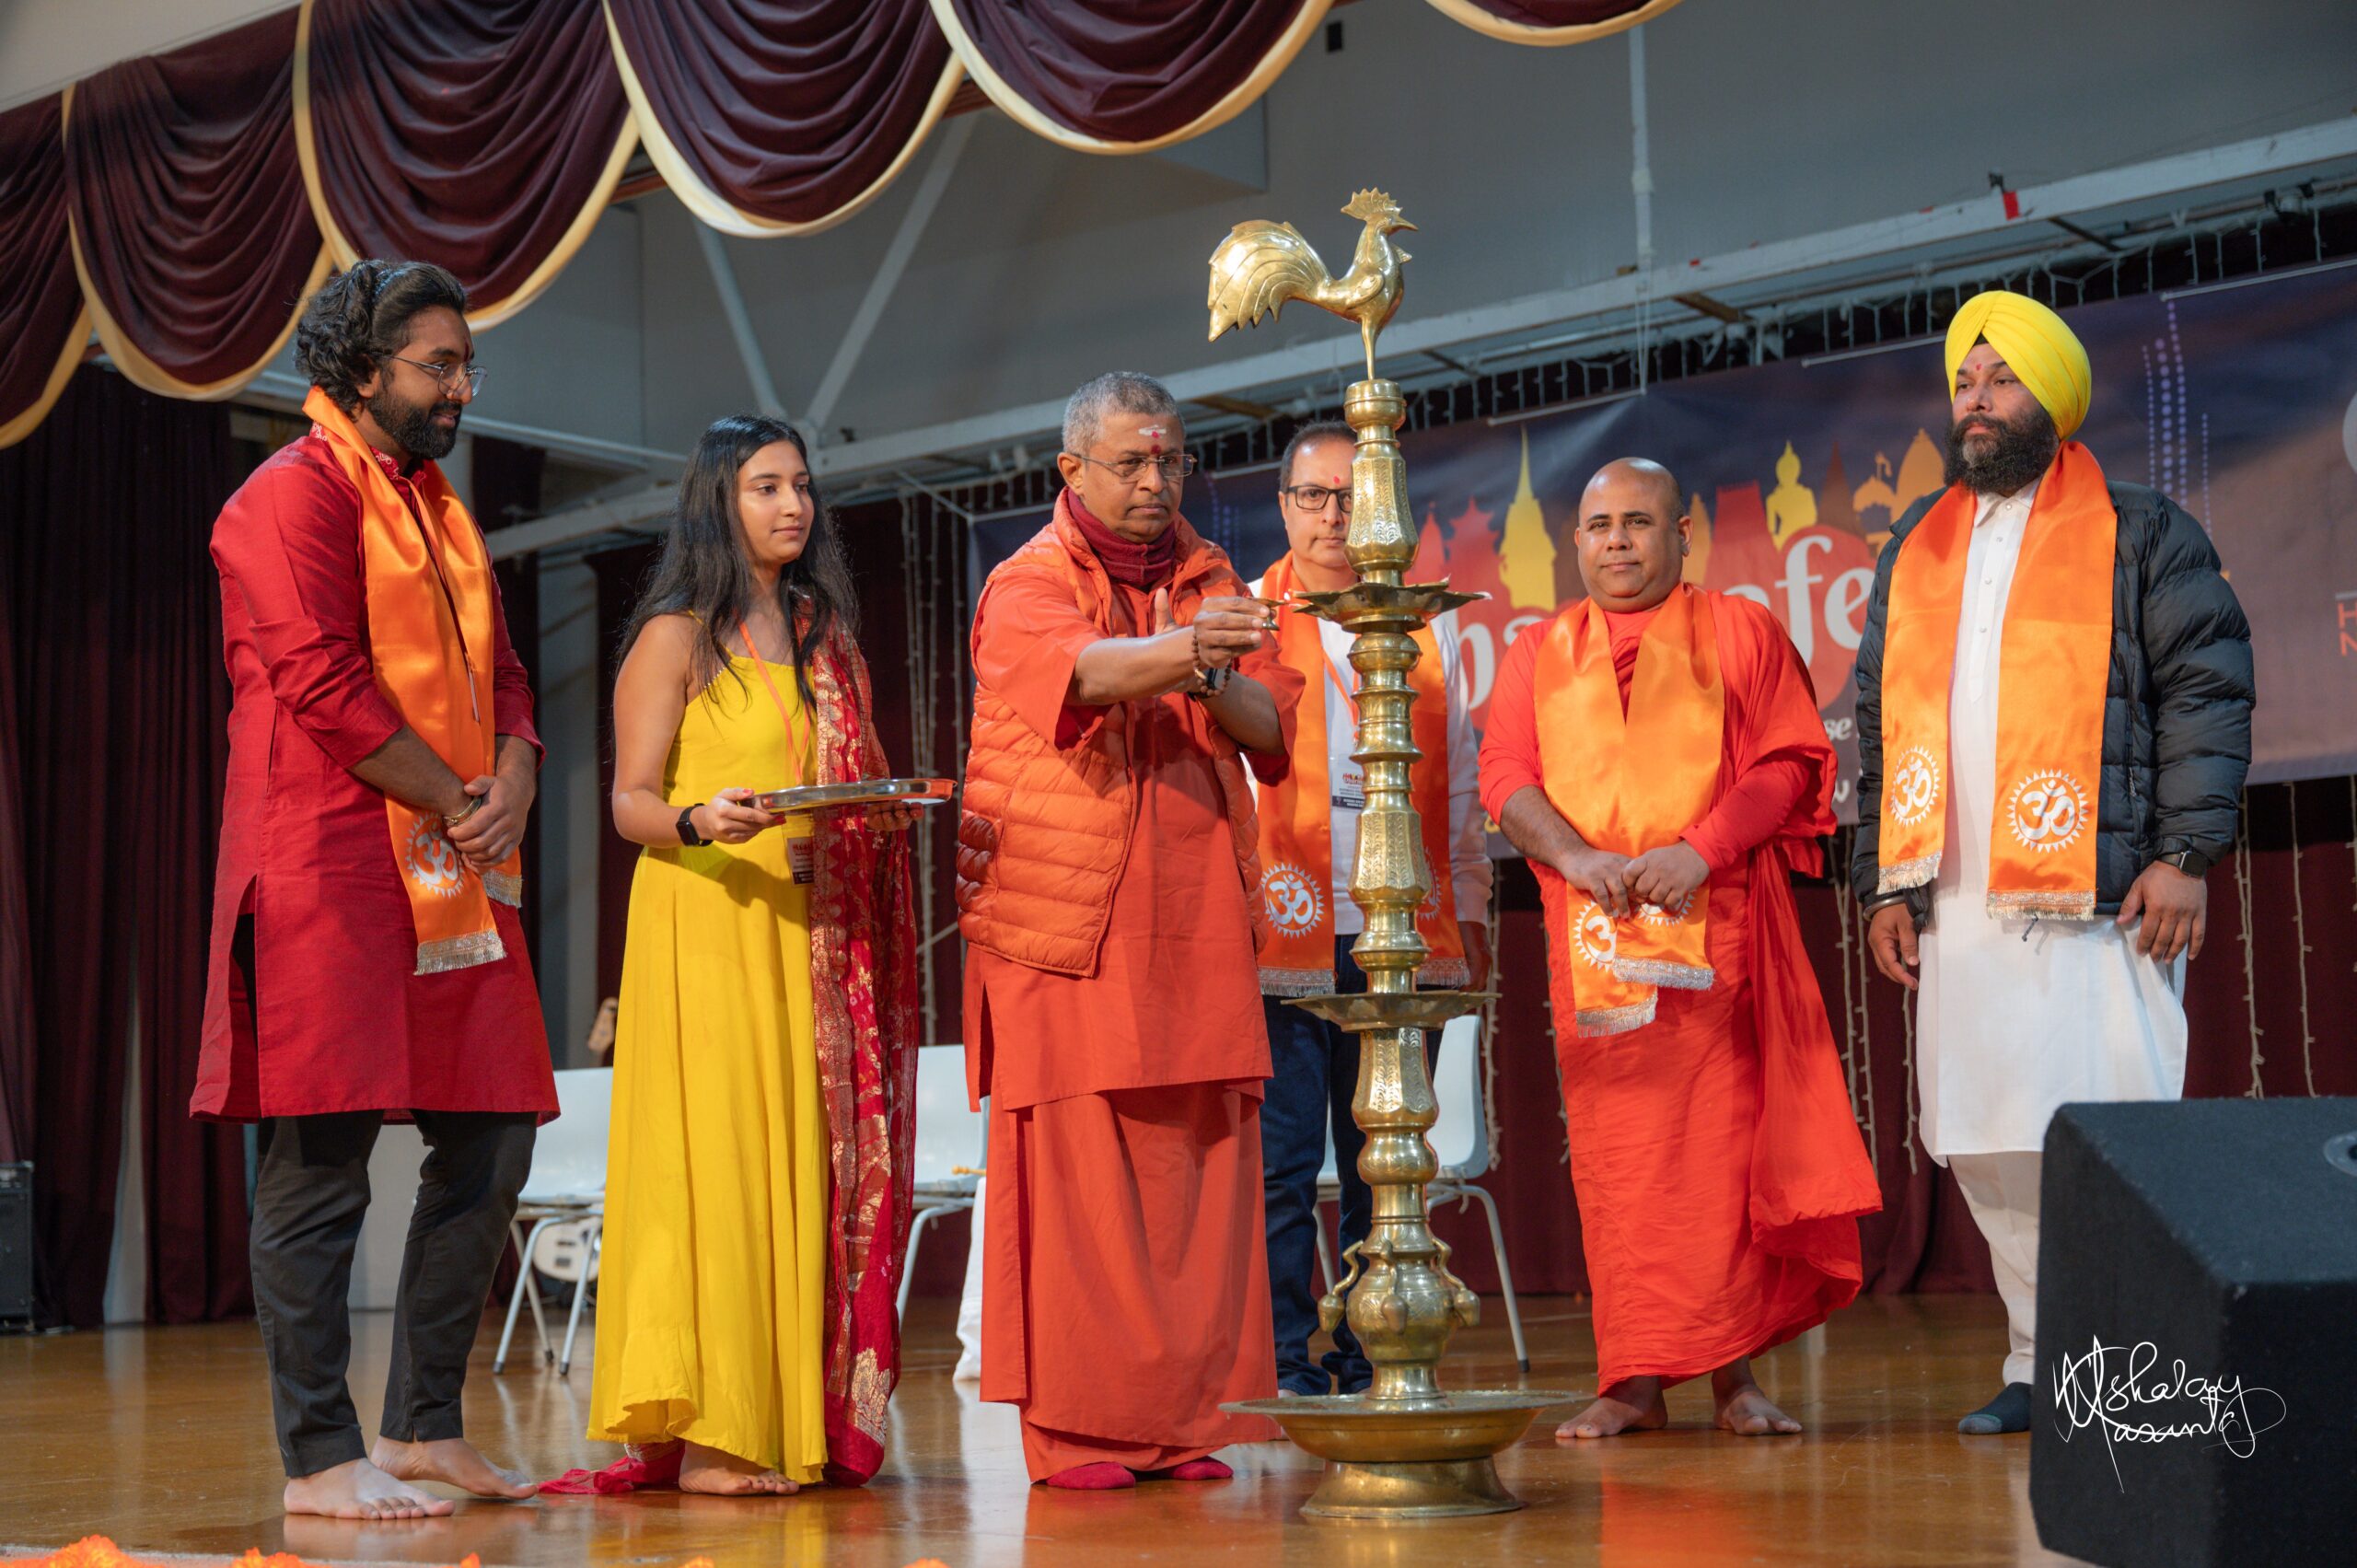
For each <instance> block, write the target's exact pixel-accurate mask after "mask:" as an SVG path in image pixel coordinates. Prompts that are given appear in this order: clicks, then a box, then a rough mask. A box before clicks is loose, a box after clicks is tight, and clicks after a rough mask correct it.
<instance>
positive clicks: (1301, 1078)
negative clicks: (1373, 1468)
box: [1260, 936, 1375, 1394]
mask: <svg viewBox="0 0 2357 1568" xmlns="http://www.w3.org/2000/svg"><path fill="white" fill-rule="evenodd" d="M1356 940H1357V938H1356V937H1355V936H1342V937H1338V938H1336V940H1335V943H1334V977H1335V980H1336V981H1338V983H1337V985H1336V987H1335V989H1336V990H1338V991H1341V992H1359V991H1364V990H1365V989H1366V975H1365V974H1364V972H1363V971H1362V970H1360V969H1359V967H1358V965H1357V964H1355V963H1353V962H1352V961H1351V944H1352V943H1353V942H1354V941H1356ZM1260 1005H1261V1007H1262V1009H1263V1010H1264V1011H1265V1012H1266V1013H1267V1015H1268V1021H1269V1064H1270V1069H1271V1072H1272V1073H1273V1074H1275V1075H1274V1076H1273V1077H1271V1079H1270V1080H1269V1087H1268V1096H1267V1098H1265V1099H1263V1100H1262V1101H1261V1102H1260V1164H1261V1170H1262V1184H1263V1186H1262V1191H1263V1202H1264V1206H1265V1208H1266V1210H1267V1215H1268V1234H1269V1313H1270V1317H1271V1319H1272V1320H1273V1321H1274V1324H1275V1327H1276V1335H1277V1384H1278V1386H1279V1387H1280V1388H1289V1389H1291V1390H1293V1391H1294V1392H1295V1393H1297V1394H1323V1393H1327V1392H1329V1390H1330V1391H1333V1392H1339V1393H1344V1394H1355V1393H1357V1392H1359V1391H1360V1390H1361V1389H1363V1388H1365V1387H1366V1386H1367V1385H1368V1384H1369V1383H1370V1382H1372V1381H1373V1380H1374V1377H1375V1369H1374V1368H1373V1367H1372V1366H1370V1365H1368V1364H1367V1359H1366V1353H1365V1352H1364V1351H1362V1350H1361V1349H1360V1348H1359V1342H1358V1339H1357V1337H1356V1336H1355V1335H1353V1333H1352V1332H1351V1330H1350V1329H1349V1327H1348V1326H1347V1325H1345V1326H1344V1327H1341V1328H1339V1329H1336V1330H1334V1348H1333V1349H1332V1350H1330V1351H1329V1352H1328V1353H1326V1356H1325V1358H1324V1360H1323V1362H1322V1363H1318V1362H1312V1361H1311V1360H1310V1339H1311V1337H1312V1336H1313V1335H1315V1334H1316V1333H1317V1332H1318V1296H1317V1291H1316V1286H1315V1283H1314V1282H1315V1280H1316V1276H1317V1269H1318V1167H1320V1166H1321V1165H1323V1164H1325V1162H1326V1130H1327V1128H1328V1126H1329V1125H1331V1126H1332V1128H1333V1130H1334V1163H1335V1166H1336V1167H1337V1169H1338V1170H1339V1171H1340V1173H1341V1179H1342V1203H1341V1208H1342V1226H1341V1230H1342V1242H1341V1244H1342V1246H1343V1248H1345V1249H1347V1248H1349V1247H1350V1246H1351V1245H1352V1244H1353V1243H1354V1242H1359V1241H1364V1240H1365V1239H1366V1233H1367V1226H1368V1225H1369V1223H1370V1222H1371V1221H1372V1219H1373V1217H1374V1214H1373V1209H1374V1201H1373V1197H1372V1195H1371V1194H1370V1193H1369V1192H1368V1191H1367V1185H1366V1183H1365V1182H1364V1181H1362V1180H1361V1179H1359V1167H1358V1162H1359V1146H1360V1144H1363V1143H1364V1141H1365V1140H1364V1137H1363V1136H1362V1135H1361V1134H1360V1132H1359V1129H1358V1123H1356V1122H1355V1121H1352V1120H1351V1098H1352V1096H1353V1094H1354V1093H1356V1091H1357V1088H1358V1081H1359V1037H1358V1036H1356V1035H1354V1034H1349V1033H1346V1032H1344V1031H1343V1030H1341V1029H1340V1028H1335V1027H1334V1026H1333V1025H1332V1024H1329V1023H1328V1022H1326V1021H1325V1020H1324V1019H1323V1018H1319V1017H1317V1016H1314V1015H1312V1014H1309V1013H1306V1012H1304V1011H1302V1010H1301V1009H1300V1008H1299V1007H1295V1006H1293V1005H1290V1004H1289V1003H1288V1002H1286V1000H1285V999H1284V998H1283V997H1281V996H1263V997H1262V998H1260ZM1335 1262H1336V1265H1337V1267H1340V1266H1341V1255H1340V1254H1339V1253H1338V1254H1337V1255H1336V1258H1335Z"/></svg>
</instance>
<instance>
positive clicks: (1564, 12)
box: [1432, 0, 1678, 45]
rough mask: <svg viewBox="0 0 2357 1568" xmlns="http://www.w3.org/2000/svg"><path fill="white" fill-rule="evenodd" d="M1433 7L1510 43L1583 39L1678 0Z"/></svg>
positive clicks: (1459, 2) (1506, 1) (1482, 1)
mask: <svg viewBox="0 0 2357 1568" xmlns="http://www.w3.org/2000/svg"><path fill="white" fill-rule="evenodd" d="M1432 4H1433V6H1434V9H1436V10H1438V11H1440V12H1441V13H1442V14H1443V15H1445V16H1448V17H1454V18H1455V19H1457V21H1460V22H1463V23H1464V24H1465V25H1466V26H1467V27H1469V28H1475V29H1480V31H1482V32H1485V33H1488V34H1489V35H1490V36H1491V37H1492V38H1502V39H1505V40H1506V41H1509V42H1514V43H1535V44H1541V45H1546V44H1561V43H1584V42H1585V41H1588V40H1590V39H1594V38H1601V37H1603V36H1605V35H1606V34H1608V33H1615V32H1619V31H1620V29H1623V28H1628V27H1633V26H1635V25H1636V24H1637V23H1639V22H1643V21H1648V20H1650V19H1652V18H1653V17H1657V16H1659V15H1660V14H1661V13H1662V12H1664V11H1666V10H1668V9H1669V8H1670V7H1671V6H1675V5H1677V4H1678V0H1432Z"/></svg>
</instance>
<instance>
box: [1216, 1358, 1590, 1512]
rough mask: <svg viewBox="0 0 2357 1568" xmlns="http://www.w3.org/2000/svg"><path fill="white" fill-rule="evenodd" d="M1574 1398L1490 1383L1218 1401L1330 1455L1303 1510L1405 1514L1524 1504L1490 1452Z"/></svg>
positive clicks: (1324, 1456) (1509, 1508)
mask: <svg viewBox="0 0 2357 1568" xmlns="http://www.w3.org/2000/svg"><path fill="white" fill-rule="evenodd" d="M1575 1398H1576V1396H1574V1395H1572V1394H1566V1393H1556V1392H1553V1391H1551V1390H1549V1389H1544V1388H1536V1389H1533V1388H1493V1389H1476V1390H1474V1391H1472V1392H1469V1393H1461V1394H1444V1395H1442V1396H1441V1397H1440V1398H1439V1399H1437V1400H1400V1401H1396V1402H1395V1401H1387V1400H1370V1399H1368V1398H1367V1397H1366V1396H1365V1395H1364V1394H1327V1395H1321V1396H1317V1397H1313V1398H1309V1399H1298V1400H1245V1401H1242V1402H1241V1403H1237V1404H1232V1405H1223V1406H1221V1407H1220V1408H1221V1409H1223V1410H1225V1411H1233V1412H1235V1413H1237V1414H1245V1415H1264V1416H1267V1417H1268V1418H1269V1419H1271V1421H1274V1422H1275V1423H1277V1424H1278V1425H1280V1426H1282V1427H1283V1428H1284V1429H1285V1435H1286V1436H1287V1437H1289V1438H1291V1439H1292V1440H1293V1441H1294V1443H1295V1445H1296V1446H1299V1447H1301V1448H1304V1449H1306V1450H1307V1451H1308V1452H1310V1453H1312V1454H1315V1455H1317V1456H1318V1458H1322V1459H1324V1460H1325V1461H1326V1479H1325V1480H1324V1481H1320V1482H1319V1483H1318V1490H1317V1491H1316V1492H1315V1493H1312V1494H1311V1495H1310V1499H1309V1501H1308V1502H1307V1503H1305V1504H1302V1508H1301V1511H1302V1513H1303V1514H1305V1515H1306V1516H1309V1517H1311V1518H1319V1519H1371V1520H1376V1521H1405V1520H1411V1519H1451V1518H1459V1517H1462V1516H1467V1515H1471V1514H1504V1513H1508V1512H1511V1511H1512V1510H1514V1509H1516V1508H1519V1507H1521V1506H1522V1502H1521V1500H1520V1499H1519V1498H1517V1497H1515V1494H1514V1493H1511V1492H1508V1491H1507V1490H1506V1489H1505V1484H1504V1482H1503V1481H1500V1480H1499V1479H1498V1471H1497V1466H1496V1464H1495V1462H1494V1460H1493V1458H1492V1456H1493V1455H1495V1454H1496V1453H1497V1452H1498V1451H1499V1450H1500V1449H1502V1448H1505V1447H1508V1446H1512V1445H1513V1444H1514V1443H1515V1441H1517V1440H1518V1439H1519V1438H1520V1437H1521V1436H1522V1434H1524V1433H1525V1432H1527V1431H1528V1430H1529V1428H1530V1423H1531V1421H1532V1419H1533V1418H1534V1417H1536V1416H1537V1415H1538V1412H1539V1411H1543V1410H1549V1409H1551V1408H1553V1407H1555V1406H1557V1405H1568V1404H1571V1403H1573V1400H1574V1399H1575Z"/></svg>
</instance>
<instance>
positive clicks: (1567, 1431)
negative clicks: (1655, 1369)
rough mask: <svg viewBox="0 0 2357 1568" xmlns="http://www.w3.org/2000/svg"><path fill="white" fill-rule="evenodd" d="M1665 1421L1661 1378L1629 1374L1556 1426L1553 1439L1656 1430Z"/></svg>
mask: <svg viewBox="0 0 2357 1568" xmlns="http://www.w3.org/2000/svg"><path fill="white" fill-rule="evenodd" d="M1668 1424H1669V1407H1668V1406H1667V1405H1666V1404H1664V1403H1663V1402H1662V1397H1661V1379H1660V1378H1658V1377H1631V1378H1629V1379H1628V1380H1627V1381H1625V1382H1620V1383H1615V1384H1613V1385H1612V1387H1610V1388H1607V1389H1605V1390H1604V1392H1602V1393H1601V1394H1598V1395H1597V1396H1596V1402H1595V1403H1594V1404H1592V1405H1590V1406H1588V1407H1587V1409H1585V1410H1584V1411H1580V1413H1579V1414H1577V1415H1575V1416H1573V1418H1572V1419H1571V1420H1569V1421H1567V1422H1565V1423H1563V1424H1562V1425H1561V1426H1559V1427H1557V1428H1555V1441H1556V1442H1558V1443H1569V1442H1572V1441H1573V1440H1574V1439H1581V1438H1589V1437H1618V1436H1619V1435H1620V1434H1622V1433H1624V1432H1659V1431H1660V1430H1661V1429H1662V1428H1663V1427H1665V1426H1667V1425H1668Z"/></svg>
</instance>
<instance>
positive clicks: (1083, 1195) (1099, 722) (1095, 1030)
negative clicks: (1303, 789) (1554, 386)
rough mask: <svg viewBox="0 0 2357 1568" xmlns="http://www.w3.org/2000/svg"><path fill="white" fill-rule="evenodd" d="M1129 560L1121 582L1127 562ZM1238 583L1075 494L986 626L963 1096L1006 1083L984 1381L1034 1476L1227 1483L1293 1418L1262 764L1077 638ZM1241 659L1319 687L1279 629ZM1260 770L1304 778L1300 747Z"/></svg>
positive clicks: (995, 580) (983, 617)
mask: <svg viewBox="0 0 2357 1568" xmlns="http://www.w3.org/2000/svg"><path fill="white" fill-rule="evenodd" d="M1109 564H1110V565H1111V567H1112V571H1111V572H1110V573H1109V571H1108V565H1109ZM1163 588H1167V590H1168V592H1169V594H1170V596H1171V608H1172V611H1173V614H1174V615H1175V617H1176V618H1177V619H1178V620H1179V621H1181V622H1185V621H1189V620H1190V619H1191V616H1192V613H1193V611H1194V609H1195V607H1196V606H1198V605H1200V604H1201V602H1202V599H1203V598H1206V597H1228V596H1240V595H1241V594H1242V592H1243V587H1242V584H1241V582H1240V581H1239V580H1237V575H1236V573H1235V572H1234V571H1233V569H1232V568H1231V567H1230V566H1229V564H1228V562H1227V558H1226V557H1225V554H1223V553H1222V552H1220V550H1219V549H1218V548H1217V547H1216V546H1214V545H1212V544H1209V543H1206V542H1205V541H1203V540H1202V539H1201V538H1200V537H1199V536H1197V535H1196V534H1195V532H1194V531H1193V529H1191V528H1189V527H1188V525H1187V524H1186V522H1185V520H1184V519H1183V518H1180V517H1177V516H1176V514H1175V511H1174V512H1173V513H1172V515H1171V516H1170V519H1169V522H1168V525H1167V531H1166V532H1165V533H1164V534H1163V535H1162V537H1161V538H1160V539H1159V540H1156V541H1155V546H1154V547H1153V548H1151V549H1146V550H1143V551H1141V550H1138V549H1135V548H1133V547H1131V546H1130V545H1129V544H1128V543H1127V541H1125V540H1121V539H1120V538H1118V537H1116V536H1113V535H1111V534H1110V533H1109V530H1107V529H1106V528H1105V527H1104V526H1103V525H1102V524H1100V523H1098V522H1097V520H1096V519H1095V517H1092V516H1091V515H1090V514H1089V513H1087V512H1086V509H1085V508H1083V507H1081V506H1078V505H1075V504H1074V494H1073V493H1072V492H1070V491H1067V492H1066V493H1065V494H1064V495H1063V496H1062V498H1061V499H1060V500H1059V502H1058V505H1057V508H1056V514H1055V517H1054V518H1053V520H1052V521H1051V523H1050V525H1049V526H1048V528H1045V529H1043V530H1042V531H1041V532H1040V533H1039V535H1038V536H1037V537H1035V538H1034V539H1033V540H1031V541H1030V542H1029V543H1028V544H1026V545H1025V546H1024V547H1023V548H1022V549H1020V550H1018V551H1017V552H1016V553H1015V555H1014V556H1012V557H1010V558H1009V559H1008V560H1007V561H1006V562H1005V563H1003V564H1002V565H1000V566H999V567H998V569H997V570H996V571H994V572H993V574H992V575H991V579H990V582H989V584H988V585H987V587H985V588H984V590H983V594H982V598H981V604H980V605H979V607H978V609H977V612H976V616H975V622H974V630H973V643H972V649H973V668H974V681H975V696H974V729H973V745H972V749H971V751H970V758H969V761H968V769H967V779H966V789H965V818H964V820H963V822H962V823H961V826H960V831H959V853H958V872H959V886H958V901H959V911H960V916H959V924H960V928H961V930H962V931H963V933H964V935H965V936H966V939H967V943H968V947H967V957H966V972H965V978H966V991H965V1017H966V1040H967V1052H968V1063H969V1077H970V1086H971V1089H972V1091H973V1094H974V1095H975V1097H976V1098H977V1100H978V1101H979V1099H980V1098H981V1097H982V1096H985V1095H987V1096H988V1097H989V1098H990V1110H991V1129H990V1173H991V1180H990V1183H989V1190H988V1200H987V1201H988V1202H989V1205H990V1207H989V1214H988V1215H987V1220H986V1223H985V1225H984V1226H983V1237H984V1242H983V1248H984V1253H983V1262H982V1269H983V1273H982V1388H981V1395H982V1398H983V1399H985V1400H1003V1401H1008V1402H1011V1403H1013V1404H1015V1405H1016V1406H1017V1407H1018V1408H1019V1409H1020V1411H1021V1412H1022V1418H1023V1421H1022V1428H1023V1451H1024V1458H1025V1460H1026V1463H1027V1466H1028V1469H1029V1472H1030V1475H1031V1479H1032V1480H1033V1481H1053V1482H1054V1483H1055V1484H1058V1485H1078V1486H1126V1485H1130V1484H1132V1483H1133V1478H1134V1477H1136V1476H1147V1477H1153V1476H1155V1475H1167V1474H1170V1473H1172V1472H1174V1471H1175V1472H1176V1473H1178V1474H1179V1476H1181V1477H1182V1478H1187V1479H1194V1478H1197V1477H1212V1476H1218V1475H1225V1473H1226V1472H1225V1469H1224V1468H1223V1467H1221V1466H1219V1465H1217V1464H1216V1463H1215V1462H1214V1463H1209V1464H1206V1463H1204V1462H1203V1461H1205V1459H1206V1457H1207V1456H1209V1455H1210V1454H1211V1453H1212V1452H1213V1450H1214V1449H1217V1448H1220V1447H1223V1446H1226V1445H1228V1444H1230V1443H1238V1442H1252V1441H1259V1440H1261V1439H1265V1438H1268V1437H1272V1436H1274V1435H1275V1434H1276V1430H1275V1428H1274V1427H1273V1426H1272V1425H1271V1423H1268V1422H1267V1421H1265V1420H1261V1419H1259V1418H1251V1417H1238V1416H1231V1415H1227V1414H1225V1413H1223V1412H1222V1411H1221V1410H1220V1408H1219V1407H1220V1405H1221V1404H1222V1403H1223V1402H1225V1401H1229V1400H1248V1399H1267V1398H1273V1397H1274V1396H1275V1393H1276V1387H1277V1385H1276V1362H1275V1355H1274V1352H1273V1350H1272V1348H1271V1338H1270V1334H1269V1284H1268V1272H1267V1263H1266V1254H1265V1250H1264V1248H1263V1245H1262V1237H1261V1230H1262V1226H1261V1214H1260V1207H1261V1193H1260V1188H1261V1173H1260V1097H1261V1091H1262V1086H1263V1084H1264V1082H1265V1080H1266V1079H1267V1077H1268V1074H1269V1045H1268V1035H1267V1031H1266V1028H1265V1025H1264V1024H1263V1022H1262V1017H1261V1009H1260V983H1259V968H1258V964H1257V961H1256V958H1255V953H1256V947H1257V941H1258V938H1259V936H1260V935H1263V933H1261V932H1260V930H1259V929H1258V927H1259V925H1260V898H1259V895H1258V887H1259V879H1260V871H1259V865H1258V852H1257V842H1258V830H1257V827H1256V825H1255V820H1254V817H1253V807H1252V792H1251V787H1250V782H1249V779H1248V776H1247V772H1246V770H1247V765H1249V766H1250V767H1251V768H1253V769H1255V770H1260V771H1269V770H1274V771H1275V772H1277V774H1278V776H1282V770H1283V765H1284V760H1283V750H1281V751H1280V752H1279V753H1278V754H1276V755H1274V756H1261V755H1258V754H1251V755H1249V762H1248V763H1247V755H1248V754H1246V753H1243V752H1242V751H1241V750H1240V749H1239V748H1238V747H1237V744H1236V742H1235V741H1234V740H1232V739H1231V738H1228V736H1227V735H1226V734H1225V731H1224V730H1223V729H1222V728H1221V727H1220V726H1219V725H1218V724H1217V723H1215V722H1214V721H1213V718H1212V716H1211V714H1209V713H1208V712H1207V711H1206V708H1205V705H1204V704H1203V703H1201V702H1198V701H1196V700H1193V699H1191V698H1190V697H1188V696H1186V695H1184V694H1182V693H1179V692H1171V693H1167V694H1164V695H1161V696H1158V697H1151V698H1143V699H1139V700H1135V701H1130V702H1123V703H1111V704H1107V705H1101V706H1087V705H1083V704H1081V703H1076V702H1074V700H1073V681H1074V668H1075V666H1076V665H1077V663H1078V661H1079V659H1080V656H1081V654H1082V652H1083V650H1085V649H1086V648H1087V647H1088V646H1089V645H1091V644H1093V643H1095V642H1097V640H1099V639H1101V638H1106V637H1135V636H1141V635H1144V634H1146V633H1149V632H1151V631H1152V630H1153V629H1154V620H1155V592H1156V590H1157V589H1163ZM1237 672H1238V673H1240V674H1243V675H1246V676H1250V677H1253V678H1255V679H1259V680H1260V682H1261V683H1262V684H1264V685H1266V686H1268V687H1269V688H1270V689H1271V695H1272V696H1273V697H1275V699H1276V706H1277V708H1278V712H1279V715H1280V724H1281V725H1282V726H1283V740H1284V749H1285V750H1289V749H1290V746H1291V741H1292V714H1293V706H1294V703H1295V700H1296V699H1297V697H1298V694H1299V691H1300V682H1299V680H1298V679H1297V678H1295V677H1294V676H1293V675H1292V673H1291V672H1290V671H1288V670H1286V669H1284V668H1283V666H1281V665H1278V664H1277V663H1276V661H1275V657H1274V653H1273V650H1272V649H1271V648H1269V647H1265V646H1264V647H1263V648H1262V649H1261V650H1260V652H1258V653H1255V654H1252V655H1249V656H1246V657H1245V658H1244V659H1243V660H1242V661H1241V662H1240V663H1239V664H1238V665H1237Z"/></svg>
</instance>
